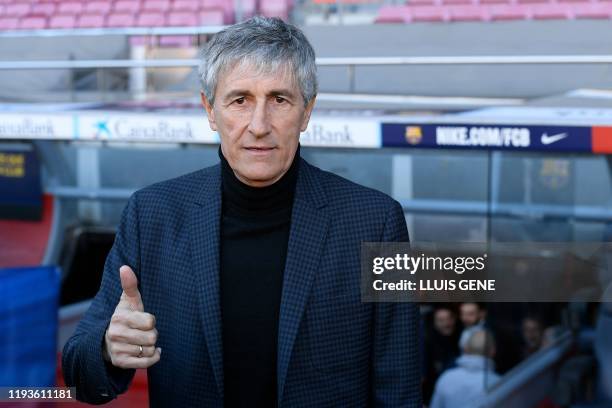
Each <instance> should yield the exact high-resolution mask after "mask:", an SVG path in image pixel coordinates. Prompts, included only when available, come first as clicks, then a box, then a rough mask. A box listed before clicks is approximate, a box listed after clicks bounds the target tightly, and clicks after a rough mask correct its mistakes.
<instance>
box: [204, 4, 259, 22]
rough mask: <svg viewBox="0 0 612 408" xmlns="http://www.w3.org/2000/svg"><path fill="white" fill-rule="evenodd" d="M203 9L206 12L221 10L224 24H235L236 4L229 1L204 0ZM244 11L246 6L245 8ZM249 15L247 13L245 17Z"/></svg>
mask: <svg viewBox="0 0 612 408" xmlns="http://www.w3.org/2000/svg"><path fill="white" fill-rule="evenodd" d="M202 7H203V9H205V10H214V9H216V10H221V11H223V23H224V24H233V23H234V21H235V16H234V4H233V2H229V1H227V0H203V1H202ZM243 10H245V9H244V6H243ZM246 14H248V13H245V15H246Z"/></svg>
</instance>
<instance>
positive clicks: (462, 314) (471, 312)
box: [459, 302, 487, 349]
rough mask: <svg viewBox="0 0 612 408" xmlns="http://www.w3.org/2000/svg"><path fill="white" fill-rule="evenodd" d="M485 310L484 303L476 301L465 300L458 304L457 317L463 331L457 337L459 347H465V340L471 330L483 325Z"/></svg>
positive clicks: (480, 327) (485, 315)
mask: <svg viewBox="0 0 612 408" xmlns="http://www.w3.org/2000/svg"><path fill="white" fill-rule="evenodd" d="M486 317H487V310H486V309H485V307H484V305H483V304H481V303H476V302H466V303H462V304H461V305H459V318H460V319H461V323H462V324H463V332H462V333H461V337H460V338H459V348H460V349H463V348H464V347H465V342H466V341H467V339H468V338H469V336H470V333H471V330H475V329H482V328H484V327H485V319H486Z"/></svg>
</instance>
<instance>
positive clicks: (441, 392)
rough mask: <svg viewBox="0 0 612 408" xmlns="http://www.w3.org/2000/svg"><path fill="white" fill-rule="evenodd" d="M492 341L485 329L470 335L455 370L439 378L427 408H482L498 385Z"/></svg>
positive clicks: (452, 369)
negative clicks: (484, 399) (488, 395)
mask: <svg viewBox="0 0 612 408" xmlns="http://www.w3.org/2000/svg"><path fill="white" fill-rule="evenodd" d="M494 356H495V341H494V339H493V336H492V335H491V333H490V332H489V331H488V330H487V329H483V328H477V329H473V330H471V331H470V332H469V337H468V338H467V340H466V343H465V345H464V348H463V354H462V355H461V357H459V358H458V359H457V367H455V368H451V369H449V370H447V371H445V372H444V374H442V376H440V378H439V379H438V382H437V383H436V388H435V391H434V395H433V398H432V399H431V405H430V406H429V408H470V407H481V406H483V405H482V399H483V398H484V397H485V395H486V393H487V390H488V389H489V388H491V387H492V386H493V385H495V384H496V383H497V382H498V381H499V378H500V377H499V376H498V375H497V374H496V373H495V363H494V362H493V360H492V358H493V357H494Z"/></svg>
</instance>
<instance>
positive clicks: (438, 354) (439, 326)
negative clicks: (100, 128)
mask: <svg viewBox="0 0 612 408" xmlns="http://www.w3.org/2000/svg"><path fill="white" fill-rule="evenodd" d="M425 340H426V341H425V342H424V345H425V347H424V348H425V379H424V382H423V397H424V400H425V401H426V402H427V403H428V402H429V400H430V398H431V395H432V393H433V389H434V386H435V384H436V381H437V380H438V377H439V376H440V375H441V374H442V373H443V372H444V371H445V370H446V369H448V368H450V367H452V366H453V365H454V364H455V360H456V359H457V357H459V331H458V330H457V317H456V315H455V312H454V310H452V309H450V308H449V307H448V306H439V307H437V308H436V309H435V310H434V312H433V327H432V328H431V329H430V330H428V331H427V332H426V337H425Z"/></svg>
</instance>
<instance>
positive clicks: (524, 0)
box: [516, 0, 552, 4]
mask: <svg viewBox="0 0 612 408" xmlns="http://www.w3.org/2000/svg"><path fill="white" fill-rule="evenodd" d="M516 2H517V3H518V4H534V3H552V0H516Z"/></svg>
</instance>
